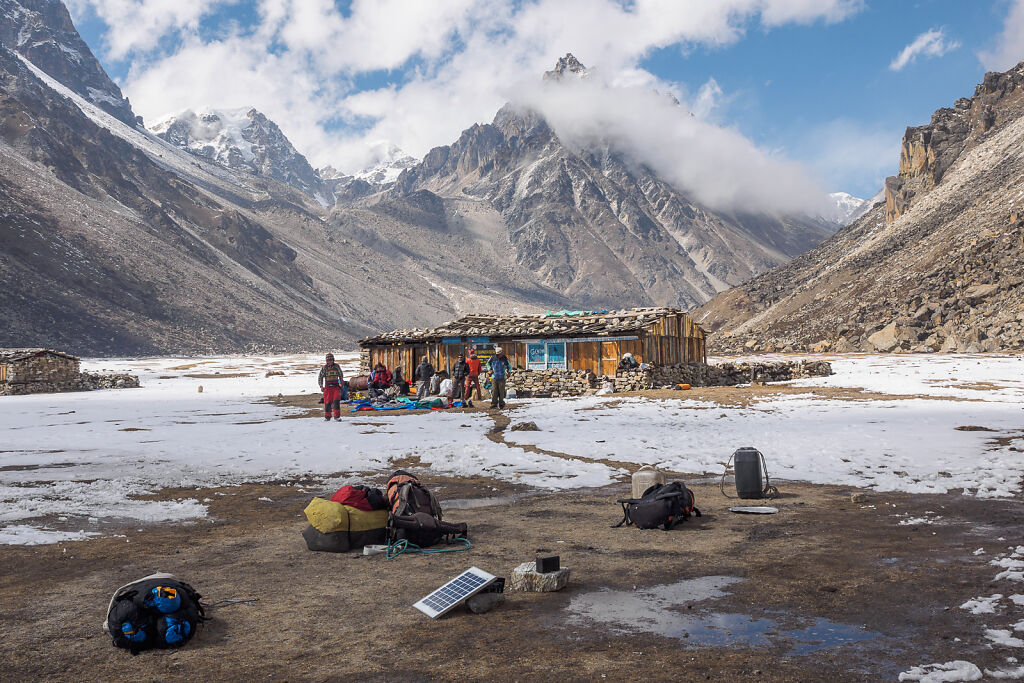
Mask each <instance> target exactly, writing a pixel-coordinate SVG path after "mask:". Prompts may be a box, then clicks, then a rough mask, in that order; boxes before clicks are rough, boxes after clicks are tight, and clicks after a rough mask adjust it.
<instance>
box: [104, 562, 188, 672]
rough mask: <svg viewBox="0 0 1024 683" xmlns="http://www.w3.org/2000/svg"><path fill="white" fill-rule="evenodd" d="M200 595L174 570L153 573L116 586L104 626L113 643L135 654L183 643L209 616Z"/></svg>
mask: <svg viewBox="0 0 1024 683" xmlns="http://www.w3.org/2000/svg"><path fill="white" fill-rule="evenodd" d="M200 597H201V596H200V595H199V593H197V592H196V591H195V589H194V588H192V586H190V585H188V584H187V583H185V582H184V581H179V580H178V579H176V578H174V576H172V575H171V574H151V575H150V576H147V577H145V578H142V579H139V580H138V581H133V582H132V583H129V584H128V585H126V586H121V587H120V588H118V589H117V591H116V592H115V593H114V597H113V598H111V600H110V606H109V607H108V608H107V620H106V621H105V622H103V629H104V630H105V631H106V632H107V633H108V634H110V637H111V639H112V640H113V642H114V647H120V648H124V649H126V650H130V651H131V653H132V654H133V655H136V654H138V653H139V652H140V651H141V650H149V649H152V648H171V647H181V646H182V645H184V644H185V643H187V642H188V641H190V640H192V637H193V636H194V635H195V633H196V628H197V627H198V626H199V624H200V623H201V622H202V621H204V620H205V618H206V613H205V611H204V610H203V606H202V605H201V604H200V603H199V598H200Z"/></svg>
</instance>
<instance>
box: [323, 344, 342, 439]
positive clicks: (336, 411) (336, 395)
mask: <svg viewBox="0 0 1024 683" xmlns="http://www.w3.org/2000/svg"><path fill="white" fill-rule="evenodd" d="M344 379H345V377H344V375H343V374H342V372H341V366H340V365H338V364H337V363H335V362H334V354H333V353H329V354H327V357H326V358H324V366H323V367H322V368H320V377H318V378H317V382H318V383H319V384H320V389H321V391H323V392H324V419H325V420H330V419H331V415H332V414H333V415H334V419H335V420H337V421H338V422H341V389H342V387H341V385H342V382H343V381H344Z"/></svg>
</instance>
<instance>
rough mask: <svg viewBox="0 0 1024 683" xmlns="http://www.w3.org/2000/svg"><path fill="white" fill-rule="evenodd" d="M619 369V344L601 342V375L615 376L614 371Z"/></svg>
mask: <svg viewBox="0 0 1024 683" xmlns="http://www.w3.org/2000/svg"><path fill="white" fill-rule="evenodd" d="M618 367H619V344H618V342H601V374H602V375H608V376H609V377H614V376H615V370H616V369H617V368H618Z"/></svg>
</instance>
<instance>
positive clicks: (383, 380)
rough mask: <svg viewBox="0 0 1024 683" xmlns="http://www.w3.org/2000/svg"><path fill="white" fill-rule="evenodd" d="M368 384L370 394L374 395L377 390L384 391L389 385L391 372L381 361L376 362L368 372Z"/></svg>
mask: <svg viewBox="0 0 1024 683" xmlns="http://www.w3.org/2000/svg"><path fill="white" fill-rule="evenodd" d="M368 384H369V389H370V395H371V396H376V395H377V393H378V392H382V391H385V390H386V389H387V388H388V387H390V386H391V373H390V372H388V368H387V366H386V365H384V364H383V363H377V365H375V366H374V368H373V372H372V373H370V380H369V382H368Z"/></svg>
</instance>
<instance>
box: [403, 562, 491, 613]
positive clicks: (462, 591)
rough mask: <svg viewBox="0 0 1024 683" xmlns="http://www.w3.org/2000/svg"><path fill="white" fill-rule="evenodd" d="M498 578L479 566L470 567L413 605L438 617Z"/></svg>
mask: <svg viewBox="0 0 1024 683" xmlns="http://www.w3.org/2000/svg"><path fill="white" fill-rule="evenodd" d="M496 578H498V577H496V576H494V575H493V574H490V573H488V572H485V571H484V570H483V569H480V568H479V567H470V568H469V569H467V570H466V571H464V572H462V573H461V574H459V575H458V576H456V577H455V578H454V579H452V580H451V581H449V582H448V583H446V584H444V585H443V586H441V587H440V588H438V589H436V590H435V591H433V592H432V593H430V594H429V595H427V596H426V597H425V598H423V599H422V600H420V601H419V602H417V603H416V604H414V605H413V607H415V608H416V609H418V610H419V611H421V612H423V613H424V614H426V615H427V616H428V617H430V618H431V619H437V618H438V617H439V616H441V615H442V614H445V613H446V612H448V611H449V610H451V609H452V608H453V607H455V606H456V605H458V604H459V603H460V602H462V601H463V600H465V599H466V598H469V597H472V596H473V595H476V594H477V593H479V592H480V591H482V590H483V589H484V588H486V587H487V586H489V585H490V584H491V583H493V582H494V580H495V579H496Z"/></svg>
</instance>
